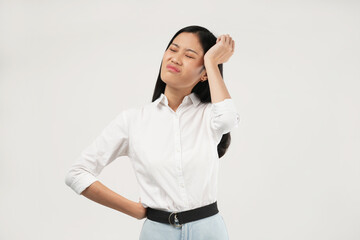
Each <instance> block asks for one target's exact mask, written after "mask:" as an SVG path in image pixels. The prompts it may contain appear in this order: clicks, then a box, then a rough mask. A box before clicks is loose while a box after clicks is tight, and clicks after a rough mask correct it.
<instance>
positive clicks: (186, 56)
mask: <svg viewBox="0 0 360 240" xmlns="http://www.w3.org/2000/svg"><path fill="white" fill-rule="evenodd" d="M169 50H170V51H172V52H176V51H175V50H173V49H171V48H169ZM186 57H188V58H193V57H190V56H187V55H186Z"/></svg>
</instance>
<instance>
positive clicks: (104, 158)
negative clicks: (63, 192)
mask: <svg viewBox="0 0 360 240" xmlns="http://www.w3.org/2000/svg"><path fill="white" fill-rule="evenodd" d="M128 149H129V136H128V120H127V118H126V115H125V111H123V112H121V113H120V114H118V115H117V116H116V117H115V119H113V120H112V121H111V122H110V123H109V124H108V125H107V126H106V127H105V128H104V129H103V130H102V132H101V134H100V135H98V136H97V137H96V138H95V140H94V141H93V142H92V143H91V144H90V145H89V146H88V147H86V148H85V149H84V150H83V151H82V152H81V154H80V156H78V158H77V159H76V160H75V162H74V163H73V164H72V166H71V167H70V169H69V170H68V171H67V173H66V176H65V183H66V185H68V186H69V187H70V188H72V189H73V190H74V191H75V192H76V193H77V194H79V195H80V194H81V193H82V191H83V190H85V189H86V188H87V187H89V186H90V185H91V184H92V183H94V182H95V181H97V180H98V179H97V176H98V175H99V174H100V173H101V171H102V169H103V168H104V167H105V166H107V165H108V164H110V163H111V162H112V161H114V160H115V159H116V158H118V157H120V156H127V155H128Z"/></svg>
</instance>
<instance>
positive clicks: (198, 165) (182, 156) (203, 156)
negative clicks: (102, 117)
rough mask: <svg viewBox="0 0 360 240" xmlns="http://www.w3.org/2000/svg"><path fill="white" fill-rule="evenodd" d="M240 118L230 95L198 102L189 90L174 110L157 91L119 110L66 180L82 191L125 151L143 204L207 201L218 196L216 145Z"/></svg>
mask: <svg viewBox="0 0 360 240" xmlns="http://www.w3.org/2000/svg"><path fill="white" fill-rule="evenodd" d="M239 122H240V116H239V114H238V113H237V110H236V107H235V104H234V101H233V100H232V99H225V100H223V101H221V102H217V103H202V102H201V101H200V99H199V98H198V97H197V95H196V94H195V93H191V94H189V95H187V96H185V97H184V98H183V101H182V103H181V104H180V105H179V107H178V108H177V109H176V111H175V112H174V111H173V110H172V109H171V108H170V107H169V105H168V99H167V97H166V96H165V95H164V94H161V96H160V97H159V98H158V99H157V100H155V101H153V102H151V103H148V104H146V105H145V106H143V107H141V108H128V109H125V110H123V111H122V112H120V113H119V114H118V115H117V116H116V117H115V119H113V120H112V121H111V122H110V123H109V124H108V126H106V127H105V129H104V130H103V131H102V132H101V134H100V135H99V136H98V137H97V138H96V139H95V140H94V141H93V143H92V144H91V145H89V146H88V147H87V148H86V149H84V150H83V151H82V153H81V154H80V156H79V157H78V158H77V160H76V161H75V162H74V163H73V165H72V166H71V167H70V169H69V171H68V172H67V174H66V177H65V183H66V184H67V185H68V186H69V187H71V188H72V189H73V190H74V191H75V192H76V193H77V194H80V193H81V192H82V191H83V190H85V188H87V187H88V186H90V185H91V184H92V183H93V182H95V181H97V180H98V179H97V176H98V175H99V174H100V172H101V171H102V169H103V168H104V167H105V166H107V165H108V164H109V163H111V162H112V161H113V160H115V159H116V158H118V157H120V156H128V157H129V158H130V161H131V163H132V166H133V169H134V171H135V176H136V179H137V182H138V184H139V187H140V188H139V189H140V199H141V203H142V205H143V206H144V207H151V208H155V209H160V210H165V211H169V212H174V211H186V210H190V209H194V208H198V207H202V206H205V205H208V204H211V203H213V202H215V201H216V200H217V190H218V185H217V183H218V169H219V157H218V153H217V145H218V143H219V142H220V140H221V137H222V135H223V134H225V133H228V132H229V131H231V130H232V129H233V128H234V127H236V128H237V127H238V125H239Z"/></svg>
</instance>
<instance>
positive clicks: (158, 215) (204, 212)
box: [146, 202, 219, 227]
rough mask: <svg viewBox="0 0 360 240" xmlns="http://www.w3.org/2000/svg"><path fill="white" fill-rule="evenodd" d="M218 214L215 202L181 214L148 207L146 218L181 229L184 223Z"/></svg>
mask: <svg viewBox="0 0 360 240" xmlns="http://www.w3.org/2000/svg"><path fill="white" fill-rule="evenodd" d="M218 212H219V210H218V208H217V202H214V203H211V204H209V205H206V206H203V207H199V208H195V209H191V210H187V211H182V212H167V211H162V210H159V209H154V208H150V207H148V208H147V211H146V217H147V218H148V219H150V220H153V221H156V222H160V223H169V224H171V225H173V226H175V227H181V226H182V224H184V223H188V222H192V221H195V220H199V219H202V218H206V217H210V216H212V215H215V214H217V213H218Z"/></svg>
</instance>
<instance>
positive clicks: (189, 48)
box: [171, 43, 199, 55]
mask: <svg viewBox="0 0 360 240" xmlns="http://www.w3.org/2000/svg"><path fill="white" fill-rule="evenodd" d="M171 44H173V45H175V46H177V47H179V45H177V44H176V43H171ZM186 51H191V52H194V53H196V54H197V55H199V54H198V53H197V52H195V51H194V50H192V49H190V48H188V49H186Z"/></svg>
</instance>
